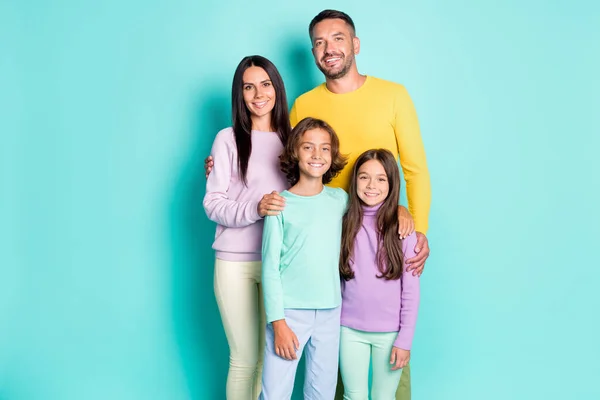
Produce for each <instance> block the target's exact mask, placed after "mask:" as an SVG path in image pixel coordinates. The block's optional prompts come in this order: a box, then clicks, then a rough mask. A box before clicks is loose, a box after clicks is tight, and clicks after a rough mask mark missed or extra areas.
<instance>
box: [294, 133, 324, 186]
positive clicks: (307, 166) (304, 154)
mask: <svg viewBox="0 0 600 400" xmlns="http://www.w3.org/2000/svg"><path fill="white" fill-rule="evenodd" d="M297 155H298V168H299V170H300V178H302V177H304V178H309V179H317V178H318V179H322V177H323V175H325V173H326V172H327V171H328V170H329V167H330V166H331V137H330V135H329V133H328V132H327V131H325V130H323V129H321V128H316V129H310V130H308V131H306V132H304V134H303V135H302V138H301V139H300V146H299V148H298V154H297Z"/></svg>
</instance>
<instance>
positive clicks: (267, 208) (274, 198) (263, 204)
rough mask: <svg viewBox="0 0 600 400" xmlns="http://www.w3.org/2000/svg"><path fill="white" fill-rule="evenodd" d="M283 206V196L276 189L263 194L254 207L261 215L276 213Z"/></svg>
mask: <svg viewBox="0 0 600 400" xmlns="http://www.w3.org/2000/svg"><path fill="white" fill-rule="evenodd" d="M284 207H285V197H281V196H280V195H279V193H277V192H276V191H274V190H273V191H272V192H271V193H270V194H265V195H264V196H263V197H262V199H261V200H260V203H258V206H257V207H256V209H257V210H258V215H260V216H261V217H264V216H267V215H278V214H279V213H280V212H281V211H282V210H283V208H284Z"/></svg>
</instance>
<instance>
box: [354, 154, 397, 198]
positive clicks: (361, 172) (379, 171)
mask: <svg viewBox="0 0 600 400" xmlns="http://www.w3.org/2000/svg"><path fill="white" fill-rule="evenodd" d="M389 192H390V184H389V182H388V177H387V174H386V173H385V169H384V168H383V165H381V163H380V162H379V161H378V160H369V161H367V162H365V163H364V164H363V165H361V166H360V168H359V169H358V174H357V175H356V194H357V195H358V197H359V198H360V199H361V200H362V202H363V203H365V204H366V205H367V206H370V207H372V206H376V205H377V204H380V203H383V202H384V201H385V199H386V198H387V196H388V193H389Z"/></svg>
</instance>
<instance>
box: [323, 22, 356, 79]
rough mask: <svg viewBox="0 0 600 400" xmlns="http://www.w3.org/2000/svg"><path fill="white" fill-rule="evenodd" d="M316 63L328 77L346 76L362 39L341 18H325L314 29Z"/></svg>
mask: <svg viewBox="0 0 600 400" xmlns="http://www.w3.org/2000/svg"><path fill="white" fill-rule="evenodd" d="M312 43H313V48H312V52H313V56H314V57H315V63H316V64H317V67H319V69H320V70H321V72H322V73H323V74H324V75H325V77H326V78H327V79H339V78H342V77H343V76H345V75H346V74H347V73H348V71H350V68H352V65H353V64H354V55H355V54H358V52H359V50H360V41H359V40H358V38H357V37H354V36H353V35H352V28H351V27H350V26H348V24H346V22H344V21H343V20H341V19H337V18H336V19H325V20H323V21H321V22H319V23H318V24H316V25H315V26H314V28H313V31H312Z"/></svg>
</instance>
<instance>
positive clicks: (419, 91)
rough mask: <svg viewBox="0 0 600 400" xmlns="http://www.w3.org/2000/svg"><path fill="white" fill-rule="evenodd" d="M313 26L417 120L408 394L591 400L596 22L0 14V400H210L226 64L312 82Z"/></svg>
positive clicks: (538, 8)
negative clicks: (419, 192)
mask: <svg viewBox="0 0 600 400" xmlns="http://www.w3.org/2000/svg"><path fill="white" fill-rule="evenodd" d="M324 8H338V9H342V10H344V11H346V12H348V13H349V14H350V15H351V16H352V17H353V18H354V19H355V22H356V24H357V33H358V36H359V37H360V38H361V40H362V52H361V54H360V56H359V57H358V65H359V70H360V71H361V72H362V73H368V74H372V75H375V76H378V77H381V78H386V79H390V80H393V81H397V82H401V83H403V84H404V85H405V86H406V87H407V88H408V90H409V92H410V93H411V95H412V97H413V100H414V102H415V104H416V107H417V111H418V114H419V117H420V123H421V128H422V132H423V138H424V141H425V145H426V149H427V155H428V162H429V166H430V170H431V176H432V184H433V205H432V209H431V221H430V231H429V238H430V239H429V240H430V244H431V247H432V253H431V257H430V260H429V261H428V264H427V268H426V272H425V274H424V275H423V278H422V285H423V298H422V306H421V314H420V319H419V324H418V328H417V334H416V340H415V346H414V351H413V361H412V367H413V369H412V371H413V388H414V389H413V398H414V399H415V400H424V399H426V400H437V399H440V400H454V399H461V400H468V399H474V400H475V399H476V400H482V399H483V400H496V399H498V400H500V399H502V400H506V399H523V400H525V399H527V400H529V399H561V400H563V399H565V400H567V399H568V400H570V399H586V400H587V399H594V398H600V385H598V383H597V381H598V377H597V376H598V373H599V372H600V368H599V367H598V360H599V359H600V346H599V343H598V342H599V337H600V332H599V329H598V325H599V323H598V320H599V314H600V312H599V311H598V309H599V307H600V296H599V294H598V293H599V289H598V288H599V285H600V262H599V261H598V256H597V254H596V252H595V250H596V249H597V247H598V244H597V242H598V238H599V237H600V231H599V225H600V218H599V212H598V205H599V204H600V196H599V191H600V183H599V178H598V174H599V173H600V162H599V161H598V154H597V153H598V151H599V150H600V140H599V136H600V96H599V95H598V93H599V91H600V79H599V78H598V71H600V6H599V3H598V2H593V1H573V0H572V1H558V0H557V1H551V0H546V1H542V0H527V1H517V0H508V1H503V2H495V1H494V2H493V1H476V0H470V1H468V0H458V1H453V2H448V1H442V0H424V1H419V2H409V1H398V0H394V1H392V0H389V1H368V2H367V1H362V2H358V1H346V2H342V1H328V2H322V1H318V0H303V1H300V2H294V3H286V2H283V1H263V2H247V1H241V0H228V1H219V2H216V1H215V2H211V1H184V0H169V1H167V0H145V1H141V0H129V1H122V0H121V1H116V0H105V1H101V2H93V1H76V0H55V1H34V0H30V1H25V0H23V1H17V0H12V1H11V0H3V1H0V132H1V134H2V136H1V142H0V157H1V161H0V167H1V170H0V178H1V186H0V191H1V192H0V206H1V207H0V221H1V222H0V234H1V241H0V243H1V247H0V398H1V399H2V400H55V399H57V400H83V399H85V400H96V399H98V400H106V399H119V400H120V399H124V400H129V399H132V400H133V399H143V400H150V399H161V400H162V399H168V400H175V399H209V400H212V399H223V398H224V387H225V376H226V369H227V362H228V353H227V344H226V340H225V336H224V333H223V331H222V326H221V323H220V319H219V315H218V311H217V307H216V304H215V300H214V296H213V291H212V273H213V261H212V260H213V255H212V251H211V248H210V245H211V238H212V236H213V232H214V226H213V224H212V223H210V222H209V221H208V220H207V218H206V216H205V215H204V211H203V209H202V204H201V202H202V198H203V195H204V186H205V179H204V175H203V169H202V163H203V158H204V157H205V156H206V155H207V154H208V152H209V149H210V146H211V143H212V139H213V137H214V135H215V134H216V132H217V131H218V130H219V129H221V128H223V127H225V126H228V124H229V96H230V94H229V92H230V85H231V79H232V77H233V71H234V69H235V66H236V65H237V63H238V62H239V60H240V59H241V58H242V57H243V56H245V55H248V54H262V55H264V56H267V57H268V58H270V59H271V60H273V61H274V63H275V64H276V65H277V66H278V67H279V69H280V71H281V73H282V75H283V77H284V80H285V82H286V84H287V89H288V95H289V98H290V105H291V101H292V100H293V99H294V98H295V97H296V96H298V95H299V94H301V93H302V92H304V91H306V90H308V89H310V88H312V87H313V86H315V85H316V84H318V83H320V82H321V81H322V76H321V75H320V73H319V71H318V70H317V69H316V67H315V66H314V65H313V61H312V57H311V54H310V50H309V49H310V43H309V39H308V35H307V26H308V23H309V21H310V19H311V18H312V17H313V16H314V15H315V14H317V13H318V12H319V11H321V10H322V9H324ZM295 398H296V399H299V398H300V397H295Z"/></svg>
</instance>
